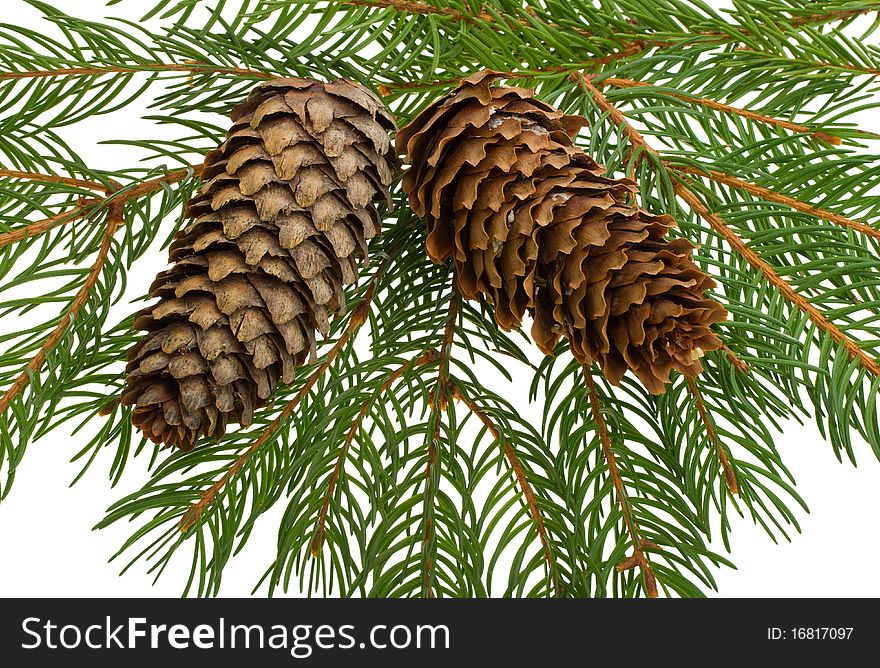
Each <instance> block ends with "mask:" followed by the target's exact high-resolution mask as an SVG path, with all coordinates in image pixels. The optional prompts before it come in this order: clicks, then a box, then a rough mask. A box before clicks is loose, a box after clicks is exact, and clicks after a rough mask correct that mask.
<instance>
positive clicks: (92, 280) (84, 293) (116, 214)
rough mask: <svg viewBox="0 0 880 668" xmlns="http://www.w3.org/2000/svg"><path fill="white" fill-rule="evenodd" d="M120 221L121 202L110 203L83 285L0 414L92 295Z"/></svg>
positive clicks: (15, 384) (0, 406)
mask: <svg viewBox="0 0 880 668" xmlns="http://www.w3.org/2000/svg"><path fill="white" fill-rule="evenodd" d="M124 222H125V221H124V219H123V202H122V201H118V202H114V204H113V205H111V207H110V211H109V212H108V215H107V224H106V228H105V229H104V235H103V237H102V238H101V246H100V248H99V249H98V255H97V256H96V257H95V261H94V262H93V263H92V267H91V269H90V270H89V273H88V274H87V276H86V280H85V283H83V285H82V287H81V288H80V289H79V291H78V292H77V293H76V296H75V297H74V298H73V301H72V302H71V303H70V306H68V307H67V310H66V311H65V312H64V315H63V316H61V320H59V321H58V324H57V325H56V326H55V329H53V330H52V333H51V334H49V336H48V337H47V338H46V340H45V341H43V344H42V345H41V346H40V349H39V350H38V351H37V354H36V355H34V356H33V358H31V361H30V362H28V364H27V366H26V367H25V369H24V371H22V372H21V374H19V376H18V378H16V379H15V382H13V383H12V385H11V386H10V387H9V388H8V389H7V390H6V392H4V394H3V396H2V397H0V414H2V413H4V412H5V411H6V409H7V408H9V406H10V404H11V403H12V401H13V400H14V399H15V398H16V397H17V396H18V395H19V394H20V393H21V392H22V391H23V390H24V388H26V387H27V386H28V385H29V384H30V382H31V378H33V376H34V374H36V373H37V372H38V371H39V370H40V368H41V367H42V366H43V363H44V362H45V361H46V356H47V355H48V354H49V352H50V351H51V350H53V349H54V348H55V346H57V345H58V343H59V342H60V341H61V339H62V338H63V337H64V334H65V333H66V332H67V329H68V327H70V324H71V323H72V322H73V320H74V318H75V317H76V315H77V314H78V313H79V311H80V309H82V307H83V306H84V305H85V304H86V302H88V300H89V297H90V296H91V294H92V289H93V288H94V287H95V285H97V283H98V279H99V278H100V277H101V272H102V271H103V269H104V264H105V262H106V261H107V256H108V255H109V254H110V248H111V246H112V244H113V234H114V233H115V232H116V230H117V229H119V227H120V226H121V225H122V224H123V223H124Z"/></svg>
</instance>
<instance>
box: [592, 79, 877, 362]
mask: <svg viewBox="0 0 880 668" xmlns="http://www.w3.org/2000/svg"><path fill="white" fill-rule="evenodd" d="M577 80H578V81H579V82H580V83H581V85H582V86H583V87H584V88H585V90H586V91H587V92H588V93H589V94H590V95H591V96H592V98H593V100H594V101H595V103H596V105H597V106H598V107H599V108H600V109H601V110H602V111H604V112H606V113H607V114H608V118H609V119H610V120H611V121H612V122H613V123H614V124H615V125H617V126H618V127H619V128H620V129H621V131H622V132H623V133H624V134H625V135H626V137H627V139H628V140H629V142H630V145H631V163H632V164H633V165H635V163H636V161H637V158H638V157H639V156H638V155H636V152H647V153H650V154H651V155H653V156H654V157H655V158H656V160H657V161H659V163H660V164H662V165H663V166H664V167H666V168H668V169H670V170H671V171H672V172H675V167H674V166H673V165H670V164H669V163H668V162H667V161H665V160H664V159H663V158H662V157H661V156H660V153H659V152H658V151H657V150H656V149H654V148H653V147H652V146H651V145H650V144H648V142H647V141H646V140H645V138H644V137H643V136H642V134H641V132H639V131H638V130H636V129H635V127H633V126H632V125H631V124H630V123H629V121H627V119H626V117H625V116H624V114H623V112H621V111H620V109H618V108H617V107H615V106H614V105H613V104H612V103H611V102H609V101H608V98H606V97H605V96H604V95H603V94H602V92H601V91H600V90H599V89H598V88H596V86H595V85H594V84H593V83H592V79H591V77H590V76H588V75H583V74H582V75H580V76H579V77H578V78H577ZM673 188H674V190H675V193H676V194H677V195H678V196H679V197H680V198H681V199H682V200H683V201H684V202H685V203H687V205H688V206H689V207H691V209H692V210H693V211H694V212H695V213H696V214H697V215H699V216H700V217H701V218H702V219H703V220H705V221H706V222H707V223H709V225H710V226H711V227H712V229H714V230H715V231H716V232H717V233H718V234H719V235H721V236H722V237H723V238H724V239H726V240H727V242H728V243H729V244H730V246H731V247H732V248H733V249H734V250H735V251H736V252H737V253H738V254H739V255H740V256H742V257H743V258H744V259H745V260H746V261H747V262H748V263H749V264H750V265H751V266H752V267H753V268H754V269H757V270H758V271H759V272H760V273H761V274H762V275H763V276H764V278H766V279H767V281H768V282H769V283H770V284H771V285H773V286H774V287H775V288H776V289H777V290H779V292H780V293H781V294H782V295H783V296H784V297H785V298H786V299H787V300H788V301H789V302H791V303H792V304H793V305H794V306H796V307H797V308H798V309H799V310H800V311H802V312H803V313H805V314H806V315H807V316H808V317H809V318H810V320H811V321H812V322H813V324H815V325H816V327H818V328H819V329H821V330H822V331H824V332H827V333H828V334H829V335H830V336H831V338H832V339H833V340H834V341H836V342H837V343H840V344H841V345H843V347H844V348H845V349H846V350H847V352H848V353H849V355H850V357H851V358H852V359H855V360H857V361H858V362H859V364H860V365H861V366H862V367H864V368H865V369H866V370H868V371H869V372H870V373H872V374H873V375H875V376H878V377H880V365H878V363H877V361H876V360H875V359H874V358H873V357H871V356H870V355H869V354H868V353H866V352H865V351H864V350H862V348H861V347H860V346H859V344H858V343H856V342H855V341H854V340H853V339H851V338H850V337H849V336H847V335H846V334H845V333H844V332H843V331H842V330H841V329H840V328H839V327H838V326H837V325H835V324H834V323H833V322H832V321H831V320H830V319H829V318H828V317H827V316H826V315H825V314H824V313H822V311H820V310H819V309H818V308H816V307H815V306H813V304H811V303H810V302H809V300H807V299H806V298H805V297H804V296H803V295H801V294H799V293H798V292H797V290H795V289H794V288H793V287H792V286H791V284H789V283H788V282H787V281H786V280H785V279H783V278H782V277H781V276H780V275H779V274H778V273H777V272H776V270H775V269H774V268H773V267H772V266H771V265H770V264H769V263H768V262H767V261H766V260H764V258H762V257H761V256H760V255H759V254H758V253H757V252H755V250H754V249H753V248H751V247H750V246H749V245H748V244H747V243H746V242H745V241H743V240H742V238H740V236H739V235H738V234H736V232H734V231H733V230H732V229H731V228H730V227H729V226H728V225H727V223H726V222H725V221H724V219H723V218H721V216H719V215H718V214H716V213H712V212H711V211H709V208H708V207H707V206H706V205H705V204H704V203H703V202H702V201H701V200H700V198H699V197H698V196H697V195H696V193H694V191H693V190H691V189H690V188H689V187H688V185H687V182H686V181H685V180H683V179H682V178H680V177H676V178H675V182H674V184H673Z"/></svg>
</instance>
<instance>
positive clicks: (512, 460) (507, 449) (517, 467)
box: [451, 383, 559, 591]
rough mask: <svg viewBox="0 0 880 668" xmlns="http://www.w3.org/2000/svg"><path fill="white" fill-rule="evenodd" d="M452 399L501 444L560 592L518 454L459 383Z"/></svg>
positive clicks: (541, 520) (540, 517) (454, 386)
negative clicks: (463, 406) (462, 406)
mask: <svg viewBox="0 0 880 668" xmlns="http://www.w3.org/2000/svg"><path fill="white" fill-rule="evenodd" d="M451 389H452V397H453V398H454V399H456V400H457V401H460V402H461V403H463V404H464V405H465V406H467V408H468V410H470V412H471V413H473V414H474V415H475V416H476V417H477V419H478V420H479V421H480V422H482V423H483V424H484V425H485V427H486V429H488V430H489V433H490V434H492V437H493V438H494V439H495V440H496V441H497V442H498V443H500V444H501V446H502V450H503V452H504V457H505V458H506V459H507V463H508V465H509V466H510V469H511V471H512V472H513V475H514V476H515V477H516V481H517V483H518V484H519V488H520V491H521V492H522V495H523V497H524V498H525V500H526V506H527V507H528V509H529V516H530V517H531V518H532V521H533V522H534V525H535V531H536V532H537V534H538V540H539V541H540V543H541V547H542V548H543V550H544V560H545V561H546V562H547V568H548V570H549V571H550V578H551V580H552V582H553V588H554V589H556V591H559V584H558V583H557V581H556V575H555V570H556V569H555V565H554V561H553V554H552V553H551V551H550V543H549V541H548V540H547V530H546V528H545V526H544V515H543V514H542V513H541V509H540V508H539V507H538V499H537V498H536V497H535V492H534V491H533V490H532V486H531V484H529V479H528V476H527V475H526V471H525V469H524V468H523V465H522V462H521V461H520V460H519V457H518V456H517V454H516V450H514V449H513V446H511V445H510V443H509V442H508V440H507V439H506V438H505V437H504V436H503V435H502V433H501V431H500V430H499V429H498V427H497V426H496V425H495V423H494V422H492V418H490V417H489V416H488V415H487V414H486V412H485V411H483V410H482V409H481V408H480V407H479V406H478V405H477V404H476V402H475V401H474V400H473V399H471V398H470V397H468V396H467V395H466V394H465V393H464V390H463V389H462V388H461V386H460V385H459V384H458V383H452V388H451Z"/></svg>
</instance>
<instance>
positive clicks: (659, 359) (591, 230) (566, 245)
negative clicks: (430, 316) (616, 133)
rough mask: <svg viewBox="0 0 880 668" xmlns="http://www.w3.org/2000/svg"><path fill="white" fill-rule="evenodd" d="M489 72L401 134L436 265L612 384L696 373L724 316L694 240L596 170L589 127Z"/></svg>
mask: <svg viewBox="0 0 880 668" xmlns="http://www.w3.org/2000/svg"><path fill="white" fill-rule="evenodd" d="M498 78H502V76H501V75H499V74H497V73H494V72H481V73H478V74H475V75H473V76H471V77H468V78H467V79H464V81H463V82H462V84H461V85H460V86H459V87H458V88H456V89H455V90H454V91H452V92H451V93H450V94H449V95H447V96H446V97H445V98H443V99H441V100H439V101H437V102H435V103H434V104H432V105H431V106H429V107H428V108H427V109H425V111H423V112H422V113H421V114H420V115H419V116H418V117H417V118H416V119H415V120H413V122H412V123H410V124H409V125H408V126H407V127H405V128H403V129H402V130H400V132H398V134H397V146H398V151H399V152H405V153H406V159H407V161H408V162H409V163H410V164H411V167H410V169H409V170H408V171H407V172H406V174H405V175H404V179H403V185H404V189H405V190H406V191H407V192H408V194H409V201H410V205H411V206H412V208H413V210H414V211H415V212H416V213H417V214H418V215H420V216H425V217H426V218H427V221H428V238H427V251H428V254H429V256H430V257H431V259H432V260H434V261H435V262H443V261H444V260H446V259H447V258H449V257H450V256H452V258H453V262H454V265H455V270H456V276H457V284H458V288H459V290H460V291H461V293H462V294H463V295H464V296H465V297H467V298H470V299H478V298H479V297H480V296H484V297H485V298H486V299H487V300H488V301H489V302H491V303H492V304H493V305H494V309H495V319H496V321H497V322H498V324H499V326H501V327H502V328H504V329H513V328H515V327H518V326H519V325H520V324H521V322H522V319H523V316H524V315H525V314H526V313H527V312H528V313H530V314H531V315H532V316H533V318H534V324H533V327H532V337H533V338H534V340H535V342H536V343H537V344H538V346H539V347H540V348H541V350H542V351H543V352H544V353H546V354H551V353H552V352H553V350H554V348H555V346H556V344H557V343H558V341H559V339H560V337H561V336H563V335H564V336H567V337H568V340H569V343H570V347H571V351H572V353H573V354H574V356H575V357H576V358H577V359H578V360H579V361H581V362H587V361H591V360H594V361H597V362H598V363H599V365H600V367H601V368H602V370H603V372H604V373H605V375H606V377H607V378H608V379H609V380H610V381H611V382H613V383H615V384H616V383H618V382H620V379H621V378H622V377H623V374H624V372H625V371H626V370H627V369H632V371H633V372H634V373H635V374H636V376H637V377H638V378H639V379H640V380H641V381H642V383H643V384H644V385H645V387H646V388H647V389H648V390H649V391H650V392H652V393H661V392H662V391H663V389H664V387H665V385H666V383H668V382H669V373H670V371H671V370H672V369H676V370H678V371H680V372H681V373H683V374H686V375H689V376H693V375H696V374H698V373H699V372H700V371H701V370H702V369H701V365H700V360H699V357H700V356H701V355H702V352H703V351H708V350H713V349H716V348H719V347H720V346H721V341H720V340H719V339H718V337H717V336H716V335H715V334H714V333H712V331H711V330H710V326H711V325H712V323H714V322H717V321H719V320H723V319H724V318H725V317H726V312H725V310H724V309H723V308H722V307H721V306H720V305H719V304H718V303H716V302H715V301H713V300H711V299H707V298H705V297H703V292H704V291H705V290H706V289H708V288H711V287H713V286H714V283H713V281H712V280H711V279H710V278H709V277H708V276H707V275H706V274H704V273H703V272H702V271H701V270H700V269H699V268H698V267H697V266H696V265H695V264H694V263H693V262H692V261H691V259H690V252H691V250H692V249H693V246H692V245H691V244H690V243H689V242H688V241H687V240H685V239H675V240H667V239H665V234H666V232H667V230H668V229H669V228H670V227H672V226H674V225H675V222H674V221H673V220H672V218H671V217H669V216H655V215H652V214H650V213H648V212H646V211H644V210H643V209H640V208H639V207H638V205H637V204H636V203H635V197H636V195H637V194H638V189H637V187H636V184H635V183H634V182H633V181H631V180H628V179H613V178H609V177H606V176H604V170H603V169H602V168H601V167H600V166H599V165H598V164H597V163H596V162H595V161H594V160H593V159H592V158H590V157H589V156H588V155H586V154H585V153H584V152H583V151H582V150H581V149H579V148H578V147H577V146H575V145H574V143H573V141H572V137H573V136H574V134H575V133H576V132H577V131H578V130H579V129H580V128H581V127H582V126H583V125H585V124H586V121H585V119H583V118H581V117H578V116H570V115H566V114H563V113H562V112H561V111H558V110H556V109H554V108H553V107H551V106H549V105H547V104H545V103H543V102H541V101H540V100H538V99H536V98H535V97H534V91H532V90H526V89H522V88H514V87H507V86H491V85H490V84H491V83H492V82H493V81H494V80H496V79H498Z"/></svg>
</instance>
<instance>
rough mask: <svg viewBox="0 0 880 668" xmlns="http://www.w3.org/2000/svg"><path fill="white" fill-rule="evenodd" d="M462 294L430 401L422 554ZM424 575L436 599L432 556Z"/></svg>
mask: <svg viewBox="0 0 880 668" xmlns="http://www.w3.org/2000/svg"><path fill="white" fill-rule="evenodd" d="M459 299H460V298H459V296H458V293H453V295H452V296H451V297H450V299H449V311H448V312H447V315H446V325H445V327H444V328H443V339H442V342H441V344H440V351H439V358H438V360H437V361H438V363H439V364H438V367H437V382H436V383H435V384H434V389H433V390H432V392H431V396H430V397H429V398H428V405H429V407H430V409H431V413H432V414H433V416H434V428H433V430H432V431H431V436H430V438H429V440H428V463H427V465H426V466H425V497H424V504H425V515H424V516H425V520H424V521H425V530H424V533H423V534H422V552H423V553H424V552H425V551H426V549H427V548H428V547H429V545H430V540H431V536H432V535H433V531H434V521H433V511H432V512H428V505H429V503H433V499H434V495H435V494H436V491H437V490H436V489H434V487H433V481H434V477H435V475H436V474H437V463H438V457H437V442H438V441H439V440H440V429H441V427H442V421H441V414H442V412H443V411H445V410H446V403H447V401H448V396H449V354H450V352H451V351H452V340H453V337H454V336H455V321H456V320H457V319H458V308H459ZM424 559H425V564H424V572H423V574H422V576H423V577H422V582H423V591H424V592H425V595H426V596H427V598H433V597H434V590H433V588H432V582H431V568H432V567H433V559H432V558H431V555H430V554H425V556H424Z"/></svg>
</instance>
